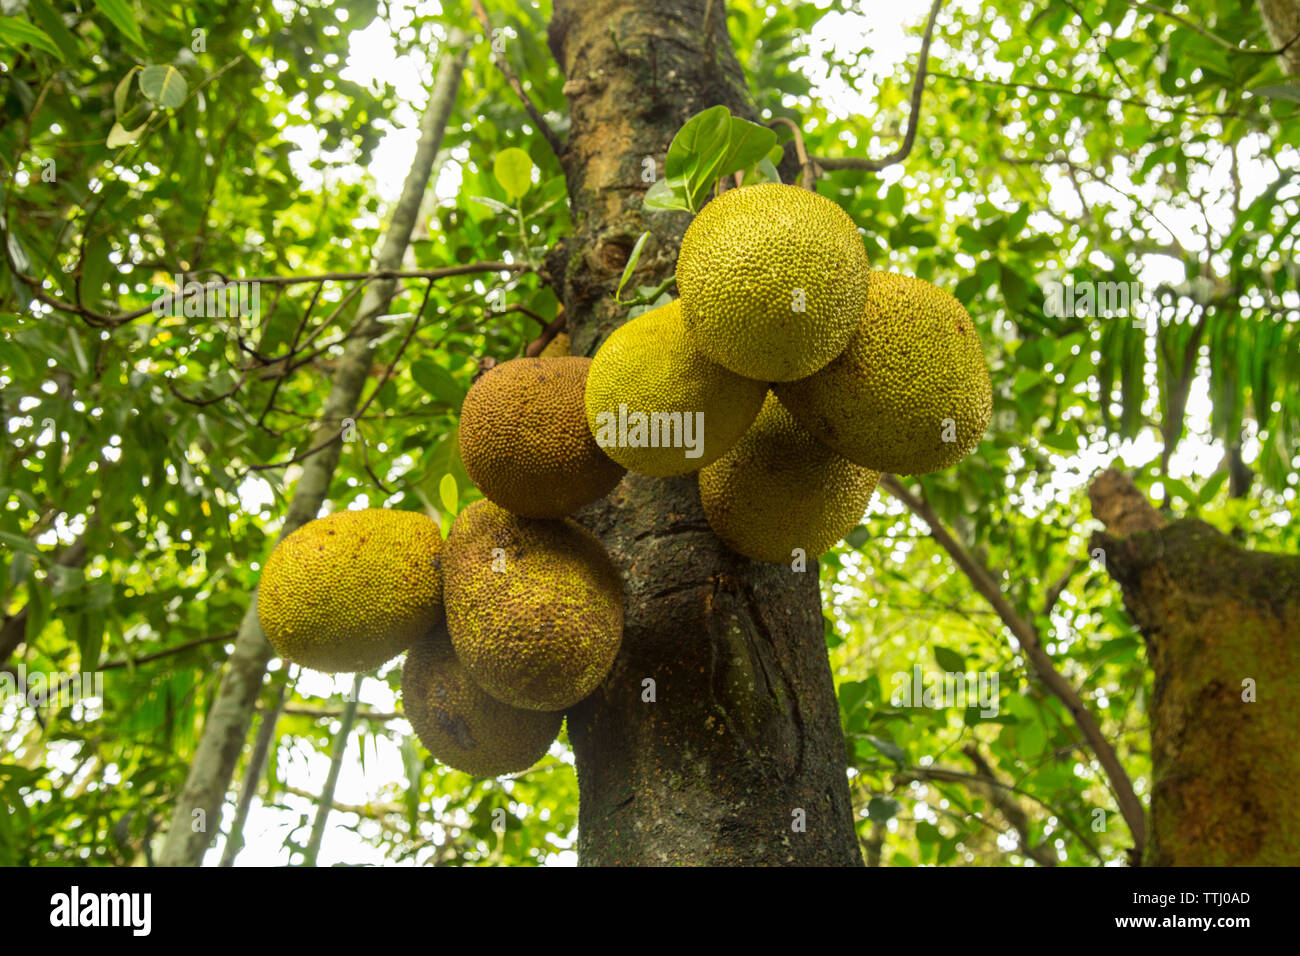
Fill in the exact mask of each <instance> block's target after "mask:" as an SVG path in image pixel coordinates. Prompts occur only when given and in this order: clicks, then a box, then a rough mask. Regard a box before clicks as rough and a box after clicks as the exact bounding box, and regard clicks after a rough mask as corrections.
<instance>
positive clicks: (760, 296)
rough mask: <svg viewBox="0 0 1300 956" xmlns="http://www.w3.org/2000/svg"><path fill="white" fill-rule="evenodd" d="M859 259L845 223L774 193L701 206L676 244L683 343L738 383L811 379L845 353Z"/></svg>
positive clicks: (861, 266)
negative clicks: (742, 378)
mask: <svg viewBox="0 0 1300 956" xmlns="http://www.w3.org/2000/svg"><path fill="white" fill-rule="evenodd" d="M869 275H870V268H869V265H868V262H867V251H866V247H865V246H864V245H863V242H862V237H861V236H860V235H859V234H858V229H857V226H856V225H855V224H854V222H853V220H852V219H851V218H850V217H849V215H848V214H847V213H846V212H845V211H844V210H843V209H841V208H840V207H839V206H837V205H836V204H835V203H833V202H831V201H830V200H829V199H827V198H825V197H824V196H819V195H817V194H816V193H814V192H810V191H808V190H806V189H799V188H797V187H795V186H786V185H783V184H780V183H763V184H760V185H755V186H744V187H741V188H740V189H732V190H728V191H727V192H725V193H723V194H722V195H721V196H719V197H718V198H717V199H714V200H713V201H712V202H710V203H709V204H708V205H707V206H705V207H704V208H703V209H702V210H701V211H700V213H699V215H698V216H696V217H695V219H694V221H693V222H692V223H691V225H690V227H689V228H688V229H687V230H686V235H685V236H684V237H683V238H682V247H681V252H680V254H679V256H678V258H677V290H678V292H679V294H680V295H681V301H682V318H683V320H684V322H685V326H686V331H687V334H688V335H689V336H690V339H691V342H692V343H693V344H694V345H695V347H696V348H697V349H699V351H701V352H702V353H704V355H705V356H706V357H708V358H709V359H711V360H712V361H714V362H717V363H718V364H719V365H722V366H724V367H725V368H728V369H730V370H731V371H733V372H735V373H737V374H739V375H744V376H746V377H747V378H753V379H758V380H760V381H766V382H783V381H789V380H791V379H797V378H803V377H805V376H808V375H811V374H812V373H813V372H815V371H817V370H818V369H819V368H821V367H822V366H824V365H825V364H826V363H827V362H829V361H830V360H831V359H833V358H834V357H835V356H836V355H838V354H839V353H840V351H841V350H842V349H843V348H844V346H845V344H847V342H848V340H849V336H851V335H852V334H853V330H854V329H855V328H856V327H857V323H858V317H859V316H860V315H861V314H862V306H863V303H864V302H865V301H866V297H867V284H868V277H869Z"/></svg>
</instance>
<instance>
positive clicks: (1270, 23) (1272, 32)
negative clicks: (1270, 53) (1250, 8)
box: [1259, 0, 1300, 76]
mask: <svg viewBox="0 0 1300 956" xmlns="http://www.w3.org/2000/svg"><path fill="white" fill-rule="evenodd" d="M1259 16H1260V19H1262V20H1263V21H1264V28H1265V30H1266V31H1267V32H1268V36H1269V39H1270V40H1272V41H1273V48H1274V49H1276V50H1282V53H1281V54H1280V56H1279V59H1280V60H1281V63H1282V69H1283V70H1284V71H1286V72H1287V73H1289V74H1291V75H1292V76H1295V75H1297V74H1300V39H1297V37H1298V36H1300V0H1259Z"/></svg>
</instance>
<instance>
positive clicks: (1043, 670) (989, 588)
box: [880, 475, 1146, 858]
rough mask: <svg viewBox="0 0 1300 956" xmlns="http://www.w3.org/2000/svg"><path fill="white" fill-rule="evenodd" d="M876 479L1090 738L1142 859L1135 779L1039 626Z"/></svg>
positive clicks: (932, 517) (924, 504)
mask: <svg viewBox="0 0 1300 956" xmlns="http://www.w3.org/2000/svg"><path fill="white" fill-rule="evenodd" d="M880 484H881V485H882V486H883V487H884V488H885V489H886V490H887V491H889V493H890V494H892V495H893V496H894V497H896V498H898V499H899V500H900V501H902V502H903V504H905V505H907V507H908V510H910V511H911V512H912V513H913V514H915V515H916V516H917V517H918V518H920V519H921V520H922V521H924V522H925V523H926V524H927V525H929V527H930V535H931V537H933V538H934V540H935V542H936V543H937V544H938V545H939V546H940V547H941V548H943V549H944V550H945V551H946V552H948V556H949V557H951V558H952V561H953V563H954V564H956V565H957V567H958V568H960V569H961V571H962V572H963V573H964V574H965V575H966V577H967V578H969V579H970V582H971V584H972V585H973V586H974V587H975V590H976V591H978V592H979V593H980V594H981V595H983V597H984V599H985V600H986V601H988V602H989V604H991V605H992V606H993V609H994V610H995V611H997V612H998V617H1000V618H1002V623H1003V624H1005V625H1006V627H1007V629H1008V630H1009V631H1011V633H1012V635H1013V636H1014V637H1015V638H1016V640H1017V641H1018V642H1019V644H1020V647H1021V649H1022V650H1023V651H1024V653H1025V656H1026V657H1027V658H1028V659H1029V663H1030V665H1031V666H1032V667H1033V669H1034V671H1035V672H1036V673H1037V674H1038V677H1039V679H1040V680H1041V681H1042V682H1043V683H1044V684H1045V685H1046V686H1047V688H1048V689H1049V690H1050V691H1051V692H1052V693H1053V694H1055V695H1056V696H1057V698H1059V699H1060V701H1061V703H1063V704H1064V705H1065V707H1066V709H1067V710H1069V712H1070V714H1071V715H1072V716H1073V718H1074V722H1075V724H1076V726H1078V728H1079V730H1080V731H1081V732H1082V733H1083V736H1084V739H1085V740H1087V741H1088V744H1089V746H1090V747H1091V748H1092V752H1093V753H1094V754H1095V755H1096V757H1097V760H1098V762H1099V763H1100V764H1101V766H1102V769H1103V770H1104V771H1105V773H1106V777H1107V779H1109V780H1110V784H1111V787H1112V789H1113V790H1114V792H1115V799H1116V801H1117V802H1118V804H1119V809H1120V813H1122V814H1123V816H1124V821H1125V823H1127V824H1128V828H1129V831H1130V832H1131V833H1132V835H1133V844H1134V849H1135V852H1136V854H1137V856H1138V857H1139V858H1140V857H1141V855H1142V850H1143V847H1144V846H1145V845H1146V815H1145V811H1144V809H1143V807H1142V802H1141V801H1140V800H1139V799H1138V797H1137V794H1136V793H1135V792H1134V790H1133V782H1132V781H1131V780H1130V779H1129V776H1128V773H1127V772H1126V771H1125V770H1124V765H1123V764H1121V763H1120V761H1119V757H1118V756H1117V755H1116V753H1115V748H1113V747H1112V746H1111V745H1110V742H1109V741H1108V740H1107V739H1106V736H1105V735H1104V734H1103V733H1102V732H1101V726H1100V725H1099V724H1098V723H1097V718H1096V717H1094V716H1093V715H1092V712H1091V711H1090V710H1088V708H1087V707H1086V706H1085V705H1084V703H1083V700H1082V699H1081V698H1080V697H1079V694H1078V692H1077V691H1076V690H1075V689H1074V687H1073V686H1072V685H1071V684H1070V682H1069V681H1067V680H1066V679H1065V678H1064V677H1063V676H1062V675H1061V673H1060V672H1059V671H1058V670H1057V669H1056V665H1055V664H1054V663H1053V661H1052V658H1051V657H1050V656H1049V655H1048V653H1047V652H1046V651H1045V650H1044V649H1043V644H1042V641H1041V640H1040V639H1039V636H1038V631H1037V629H1036V628H1035V627H1034V625H1033V624H1032V623H1031V622H1030V621H1027V620H1025V618H1024V617H1022V616H1021V615H1020V613H1019V612H1018V611H1016V609H1015V608H1014V607H1012V606H1011V602H1010V601H1008V600H1007V598H1006V595H1004V594H1003V593H1002V589H1001V588H1000V587H999V586H998V584H997V582H995V581H994V580H993V577H992V575H990V574H989V572H988V571H987V570H986V569H985V568H984V567H983V565H981V564H980V563H979V562H978V561H977V560H976V559H975V557H974V556H973V555H971V553H970V552H969V551H967V550H966V549H965V548H964V547H963V546H962V544H961V543H960V542H959V541H958V540H957V539H956V538H955V537H953V535H952V533H951V532H949V531H948V529H947V528H945V527H944V525H943V522H942V521H940V520H939V516H938V514H937V513H936V512H935V510H934V509H933V508H932V507H930V504H929V502H928V501H926V500H925V499H924V498H923V497H918V496H917V495H915V494H913V493H912V492H911V491H909V490H908V489H907V488H905V487H903V485H902V484H900V483H899V481H898V479H896V478H895V477H894V476H893V475H884V476H882V477H881V479H880Z"/></svg>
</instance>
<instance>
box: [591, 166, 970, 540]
mask: <svg viewBox="0 0 1300 956" xmlns="http://www.w3.org/2000/svg"><path fill="white" fill-rule="evenodd" d="M677 289H678V292H679V294H680V299H678V300H675V301H672V302H669V303H668V304H667V305H664V306H661V307H659V308H657V309H655V310H653V311H651V312H649V313H647V314H645V315H641V316H638V317H637V318H634V319H632V320H631V321H630V322H628V323H627V324H625V325H623V326H622V327H621V328H619V329H618V330H617V331H615V332H614V333H613V334H612V335H611V336H610V337H609V338H608V339H607V340H606V341H605V343H604V345H603V346H602V347H601V348H600V350H599V351H598V352H597V353H596V357H595V359H594V360H593V362H592V365H591V370H590V372H589V374H588V377H587V390H586V406H587V418H588V425H589V426H590V427H591V430H592V434H593V435H595V436H596V438H597V441H598V444H600V445H601V446H602V448H603V449H604V451H605V452H606V454H608V455H609V456H610V457H611V458H613V459H614V460H615V461H617V462H618V463H619V464H621V465H623V466H625V467H626V468H628V469H629V470H631V471H636V472H641V473H644V474H648V475H675V474H683V473H686V472H689V471H696V470H698V471H699V472H700V474H699V488H700V499H701V501H702V503H703V506H704V512H705V516H706V517H707V519H708V521H709V524H710V526H711V527H712V528H713V530H714V531H715V532H716V533H717V534H718V536H719V537H720V538H722V539H723V540H724V541H725V542H726V543H727V544H728V545H729V546H730V547H731V548H732V549H733V550H735V551H738V552H739V553H741V554H743V555H746V556H748V557H750V558H754V559H757V560H761V561H773V562H784V561H791V560H793V559H794V558H795V557H797V556H798V555H799V554H803V555H817V554H820V553H822V552H823V551H826V550H827V549H828V548H830V547H831V546H832V545H834V544H835V543H836V542H837V541H839V540H840V539H841V538H843V537H844V536H845V535H846V534H847V533H848V532H849V531H851V530H852V529H853V528H854V527H855V526H856V525H857V524H858V523H859V521H861V519H862V515H863V513H864V512H865V510H866V507H867V504H868V502H869V500H870V498H871V494H872V492H873V490H874V489H875V486H876V482H877V480H878V479H879V477H880V473H882V472H892V473H895V474H903V475H912V474H926V473H929V472H932V471H937V470H939V469H941V468H946V467H949V466H951V465H953V464H956V463H957V462H958V461H960V460H961V459H962V458H964V457H965V456H966V455H967V454H969V453H970V452H971V451H972V450H973V449H974V448H975V446H976V445H978V444H979V441H980V439H981V437H982V436H983V434H984V431H985V429H986V428H987V427H988V422H989V418H990V416H991V414H992V399H993V394H992V385H991V382H990V380H989V373H988V367H987V365H986V364H985V361H984V353H983V350H982V348H981V346H980V342H979V338H978V336H977V334H976V332H975V325H974V323H973V322H972V321H971V318H970V316H969V315H968V314H967V312H966V310H965V309H964V308H962V306H961V304H960V303H959V302H958V301H957V300H956V299H955V298H953V297H952V296H951V295H950V294H948V293H947V292H945V291H943V290H942V289H939V288H937V287H936V286H934V285H932V284H931V283H929V282H925V281H923V280H921V279H915V278H909V277H907V276H901V275H896V274H892V273H886V272H878V271H872V270H871V269H870V267H869V265H868V262H867V253H866V249H865V247H864V245H863V242H862V238H861V236H860V235H859V234H858V230H857V226H856V225H854V223H853V220H852V219H851V218H850V217H849V216H848V214H847V213H845V212H844V210H842V209H841V208H840V207H839V206H837V205H836V204H835V203H833V202H831V201H830V200H829V199H826V198H825V197H823V196H820V195H818V194H817V193H814V192H810V191H808V190H804V189H799V188H796V187H794V186H786V185H781V184H778V183H769V184H763V185H757V186H745V187H742V188H740V189H733V190H730V191H728V192H725V193H723V194H722V195H721V196H719V197H718V198H716V199H714V200H713V201H712V202H710V203H709V204H708V205H707V206H705V207H704V209H703V210H702V211H701V212H700V214H699V215H698V216H696V217H695V220H694V221H693V222H692V223H691V225H690V228H689V229H687V231H686V235H685V237H684V238H683V240H682V247H681V253H680V255H679V256H678V260H677ZM629 423H630V424H629ZM614 424H617V429H616V430H615V429H614V427H613V425H614ZM638 429H639V431H638Z"/></svg>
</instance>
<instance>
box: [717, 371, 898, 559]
mask: <svg viewBox="0 0 1300 956" xmlns="http://www.w3.org/2000/svg"><path fill="white" fill-rule="evenodd" d="M879 478H880V475H879V474H878V473H877V472H874V471H871V470H870V469H867V468H862V467H860V466H858V465H855V464H853V462H851V461H849V460H848V459H847V458H844V457H842V456H840V455H837V454H836V453H835V452H833V451H831V450H830V449H829V448H827V447H826V446H825V445H823V444H821V443H820V442H818V441H817V440H816V439H815V438H813V437H812V435H810V434H808V432H807V431H805V430H804V429H803V428H801V427H799V425H798V424H797V423H796V422H795V420H794V418H793V417H792V416H791V415H790V413H789V412H788V411H786V409H785V408H783V407H782V405H781V403H780V402H779V401H778V400H777V398H776V396H775V395H772V394H769V395H768V396H767V400H766V401H764V402H763V409H762V411H760V412H759V413H758V420H757V421H755V422H754V424H753V425H752V426H751V427H750V429H749V431H747V432H745V434H744V436H743V437H742V438H741V439H740V441H738V442H736V447H734V448H732V449H731V451H729V452H728V453H727V454H726V455H724V456H723V458H722V459H721V460H720V461H718V462H715V463H714V464H712V465H710V466H709V467H708V468H705V469H704V470H703V471H701V472H700V501H701V502H702V503H703V505H704V516H705V518H706V519H707V520H708V522H709V527H711V528H712V529H713V531H714V533H716V534H717V536H718V537H719V538H721V539H722V540H723V541H725V542H726V543H727V545H728V546H729V547H730V548H731V549H732V550H733V551H737V552H739V553H740V554H743V555H745V556H746V557H748V558H754V559H755V560H757V561H772V562H776V563H786V562H790V561H792V560H794V558H795V554H794V552H795V549H796V548H797V549H800V550H801V551H802V552H803V554H804V555H805V556H809V557H816V556H817V555H819V554H821V553H822V552H823V551H826V550H827V549H828V548H830V547H831V545H833V544H835V542H837V541H839V540H840V539H841V538H843V537H844V536H845V535H846V534H848V533H849V532H850V531H852V530H853V529H854V528H855V527H857V525H858V523H859V522H860V521H861V520H862V514H863V512H865V511H866V510H867V504H868V502H870V500H871V493H872V491H874V490H875V487H876V481H877V480H878V479H879Z"/></svg>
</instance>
